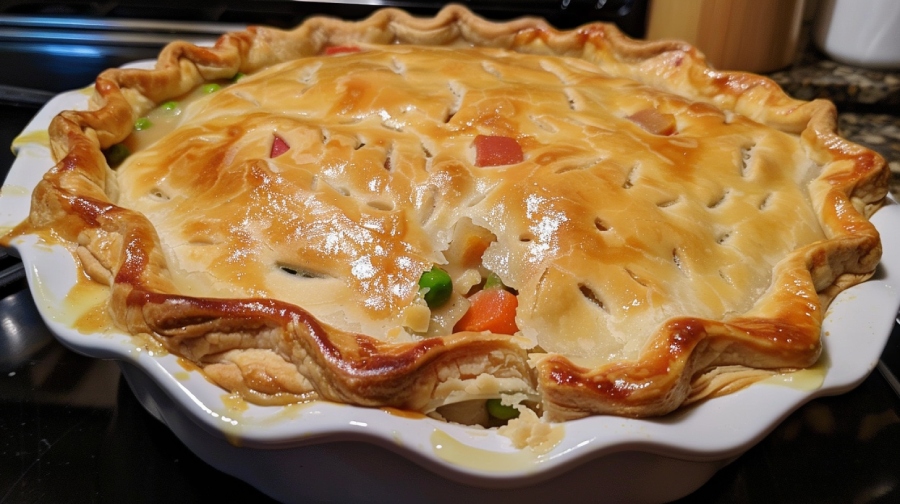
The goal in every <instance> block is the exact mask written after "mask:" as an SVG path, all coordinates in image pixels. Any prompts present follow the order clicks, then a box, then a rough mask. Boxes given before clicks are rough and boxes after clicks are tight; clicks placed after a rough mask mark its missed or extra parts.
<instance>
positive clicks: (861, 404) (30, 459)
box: [0, 58, 900, 504]
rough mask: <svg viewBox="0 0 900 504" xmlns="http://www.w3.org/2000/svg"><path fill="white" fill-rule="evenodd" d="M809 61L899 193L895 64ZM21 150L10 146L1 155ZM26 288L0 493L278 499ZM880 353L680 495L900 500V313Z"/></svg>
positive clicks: (18, 302)
mask: <svg viewBox="0 0 900 504" xmlns="http://www.w3.org/2000/svg"><path fill="white" fill-rule="evenodd" d="M812 65H813V66H814V67H815V66H820V67H821V68H822V69H825V70H827V71H828V72H830V75H838V74H846V75H847V79H846V80H845V81H844V82H845V84H843V85H834V84H828V85H823V84H822V83H824V82H831V81H827V80H824V79H825V77H824V76H820V77H819V79H820V80H817V78H816V77H815V76H814V75H813V74H812V73H810V72H809V67H808V66H807V67H804V66H802V65H799V64H798V65H795V66H794V67H792V68H791V69H787V70H785V71H783V72H779V73H776V74H773V78H775V79H776V80H779V81H780V82H782V83H783V85H784V86H785V88H786V89H788V90H789V91H791V92H793V93H795V94H796V95H798V96H799V97H802V98H811V97H816V96H826V97H829V96H833V97H834V98H835V101H836V103H837V104H838V107H839V109H840V110H841V116H840V117H841V120H840V124H841V128H842V130H843V131H844V133H845V134H846V135H847V136H848V137H849V138H851V139H852V140H854V141H857V142H859V143H862V144H865V145H867V146H869V147H872V148H873V149H876V150H878V151H879V152H881V153H882V155H884V156H885V158H886V159H887V160H888V162H889V163H890V164H891V167H892V169H893V170H894V179H893V186H892V189H893V191H894V194H895V195H897V194H898V183H897V182H898V177H900V114H898V110H897V103H898V100H897V88H896V82H897V80H896V79H897V76H896V74H893V73H882V74H879V75H876V76H875V79H874V81H879V80H880V81H883V82H874V85H881V84H888V85H889V86H888V88H890V89H889V90H888V91H887V92H885V93H883V96H882V97H881V98H879V99H875V100H872V99H870V98H871V96H873V92H869V91H867V90H864V89H862V87H860V85H859V84H853V83H854V82H857V76H858V75H862V76H866V75H868V76H872V75H874V74H872V73H871V72H870V71H866V70H862V69H852V68H851V69H849V70H847V68H846V67H843V66H837V65H835V66H832V65H833V64H832V63H830V62H828V61H824V62H823V61H822V60H821V58H820V59H819V60H816V61H813V63H812ZM828 72H826V73H828ZM817 83H818V84H817ZM848 83H849V84H848ZM852 85H856V86H857V87H856V88H855V91H854V88H852V87H851V86H852ZM890 86H893V87H890ZM809 93H812V95H810V96H804V95H806V94H809ZM828 93H830V94H828ZM864 98H865V99H864ZM0 112H2V114H3V115H2V116H0V117H3V119H2V120H0V143H2V144H4V145H9V144H10V143H11V141H12V138H13V137H14V136H15V135H16V134H17V133H18V132H19V131H20V130H21V129H22V127H23V126H24V124H25V123H26V121H27V120H28V119H29V118H30V117H31V115H33V114H34V112H35V110H33V109H29V108H17V107H3V110H2V111H0ZM11 161H12V158H11V155H10V154H9V153H8V152H7V151H6V150H5V149H4V151H3V152H2V156H0V163H3V164H4V167H5V166H8V165H9V164H10V163H11ZM23 288H24V285H22V284H21V283H19V284H17V285H12V286H10V287H9V288H7V289H5V291H4V292H2V293H0V504H14V503H59V502H71V503H89V502H90V503H103V502H114V503H119V502H205V501H207V500H210V498H211V497H213V496H228V500H229V501H232V502H268V501H269V499H268V498H267V497H266V496H265V495H263V494H261V493H260V492H259V491H257V490H256V489H254V488H252V487H250V486H249V485H247V484H245V483H243V482H241V481H238V480H236V479H234V478H232V477H230V476H227V475H225V474H222V473H220V472H218V471H217V470H215V469H213V468H211V467H210V466H209V465H207V464H206V463H204V462H203V461H201V460H199V459H198V458H197V457H196V456H194V455H193V454H192V453H191V452H190V451H189V450H188V449H187V448H185V446H184V445H183V444H182V443H181V442H180V441H179V440H178V439H177V438H176V437H175V436H174V435H173V434H172V433H171V432H170V431H169V430H168V429H167V428H166V427H165V426H164V425H163V424H161V423H160V422H159V421H157V420H156V419H155V418H153V417H152V416H151V415H149V414H148V413H147V412H146V411H145V410H144V409H143V408H142V407H141V405H140V404H139V403H138V401H137V399H136V398H135V397H134V395H133V394H132V393H131V391H130V389H129V387H128V385H127V383H126V382H125V381H124V380H123V378H122V375H121V373H120V371H119V368H118V366H117V365H116V364H115V363H114V362H111V361H103V360H95V359H89V358H85V357H82V356H80V355H77V354H75V353H73V352H71V351H69V350H67V349H65V348H64V347H62V346H61V345H60V344H59V343H58V342H57V341H56V340H55V339H54V338H53V336H52V335H51V334H50V333H49V331H48V330H47V329H46V327H45V326H44V325H43V323H42V322H41V321H40V320H39V319H37V318H36V317H35V316H34V306H33V302H32V300H31V298H30V296H29V295H28V292H27V291H26V290H23ZM23 314H25V316H23ZM13 315H15V316H13ZM882 361H883V362H884V363H885V365H884V370H885V373H882V372H879V371H876V372H873V373H872V374H871V375H870V376H869V377H868V378H867V379H866V380H865V381H864V382H863V383H862V384H861V385H860V386H859V387H858V388H856V389H855V390H853V391H851V392H849V393H847V394H844V395H841V396H837V397H829V398H821V399H816V400H813V401H812V402H810V403H808V404H806V405H805V406H803V407H801V408H800V409H799V410H798V411H796V412H795V413H793V414H791V415H790V416H788V417H787V418H785V420H784V422H783V423H782V424H781V425H780V426H778V427H777V428H776V429H775V430H774V431H773V432H772V433H771V434H770V435H768V436H767V437H766V438H765V439H763V440H762V441H761V442H760V443H759V444H758V445H757V446H756V447H754V448H752V449H751V450H750V451H749V452H747V453H746V454H745V455H743V456H741V457H740V458H738V459H737V460H735V461H734V462H732V463H731V464H729V465H728V466H726V467H725V468H724V469H722V470H720V471H719V472H718V473H717V474H716V475H715V476H713V478H712V479H711V480H710V481H709V482H708V483H707V484H706V485H704V486H703V487H702V488H700V489H699V490H698V491H696V492H695V493H693V494H692V495H690V496H688V497H685V498H684V499H682V500H681V501H679V502H682V503H689V502H722V503H725V502H727V503H752V502H799V503H803V502H817V503H829V502H834V503H843V502H856V503H865V502H898V501H900V456H898V453H900V395H898V394H900V384H897V382H896V380H894V379H893V376H892V375H891V373H890V372H889V371H890V370H891V369H893V371H894V373H900V326H898V325H895V326H894V331H893V334H892V336H891V340H890V341H889V343H888V347H887V348H886V350H885V352H884V355H883V357H882ZM892 380H893V381H892ZM598 492H602V489H598Z"/></svg>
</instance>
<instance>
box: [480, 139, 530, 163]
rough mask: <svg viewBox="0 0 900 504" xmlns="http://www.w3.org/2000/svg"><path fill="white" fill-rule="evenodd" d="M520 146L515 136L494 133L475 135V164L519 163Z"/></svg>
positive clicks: (520, 155) (520, 157) (521, 158)
mask: <svg viewBox="0 0 900 504" xmlns="http://www.w3.org/2000/svg"><path fill="white" fill-rule="evenodd" d="M523 159H525V155H524V154H523V153H522V146H521V145H519V142H517V141H516V139H515V138H510V137H506V136H496V135H478V136H477V137H475V166H502V165H511V164H516V163H521V162H522V160H523Z"/></svg>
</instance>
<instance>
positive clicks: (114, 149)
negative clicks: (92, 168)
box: [103, 144, 131, 168]
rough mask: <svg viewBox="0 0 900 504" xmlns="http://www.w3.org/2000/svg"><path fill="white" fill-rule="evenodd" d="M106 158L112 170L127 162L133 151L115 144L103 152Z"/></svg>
mask: <svg viewBox="0 0 900 504" xmlns="http://www.w3.org/2000/svg"><path fill="white" fill-rule="evenodd" d="M103 155H104V156H106V164H108V165H109V166H110V167H111V168H115V167H117V166H119V165H120V164H122V161H125V158H127V157H128V156H130V155H131V150H130V149H129V148H128V147H126V146H125V144H115V145H113V146H111V147H110V148H108V149H106V151H104V152H103Z"/></svg>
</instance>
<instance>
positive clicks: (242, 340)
mask: <svg viewBox="0 0 900 504" xmlns="http://www.w3.org/2000/svg"><path fill="white" fill-rule="evenodd" d="M398 43H399V44H427V45H454V44H471V45H479V46H490V47H500V48H506V49H512V50H516V51H520V52H529V53H540V54H557V55H565V56H575V57H580V58H583V59H585V60H588V61H593V62H596V63H598V64H601V65H604V66H606V67H608V68H610V69H612V70H613V71H614V72H615V73H618V74H621V75H623V76H625V77H631V78H634V79H636V80H638V81H641V82H644V83H646V84H649V85H652V86H655V87H658V88H661V89H664V90H667V91H670V92H673V93H676V94H679V95H682V96H686V97H689V98H692V99H695V100H699V101H705V102H709V103H713V104H715V105H717V106H719V107H721V108H723V109H725V110H731V111H734V112H736V113H739V114H742V115H745V116H748V117H750V118H751V119H754V120H756V121H758V122H761V123H763V124H766V125H769V126H771V127H774V128H777V129H781V130H784V131H788V132H792V133H797V134H799V135H800V137H801V141H802V142H803V144H804V146H805V147H806V150H807V152H808V154H809V156H810V158H811V159H812V160H813V161H814V162H816V163H817V164H818V165H819V166H820V167H821V173H820V175H819V176H818V177H817V178H816V179H815V180H814V181H813V182H812V184H811V185H810V199H811V201H812V202H813V204H814V207H815V209H816V211H817V213H818V215H819V218H820V221H821V224H822V227H823V229H824V230H825V233H826V235H827V237H828V238H827V239H826V240H824V241H822V242H818V243H814V244H811V245H808V246H806V247H803V248H801V249H799V250H797V251H795V252H794V253H792V254H790V255H789V256H788V257H787V258H785V259H784V260H783V261H782V262H781V263H779V265H778V267H777V269H776V271H775V272H774V275H773V282H772V286H773V287H772V288H771V289H770V291H769V292H768V293H767V294H766V295H764V296H763V298H762V299H761V300H760V301H759V303H757V305H756V306H755V307H754V308H753V309H752V310H751V311H750V312H749V313H747V314H745V315H744V316H741V317H738V318H735V319H731V320H726V321H711V320H702V319H694V318H680V319H672V320H670V321H669V322H668V323H667V324H665V326H664V327H663V328H662V329H661V330H660V331H659V332H658V333H657V334H656V335H655V336H654V338H653V339H652V344H651V345H650V346H649V347H648V348H647V349H646V351H645V352H644V354H643V355H642V358H641V360H640V361H639V362H621V363H614V364H611V365H608V366H604V367H602V368H596V369H585V368H581V367H578V366H576V365H574V364H573V363H572V362H571V361H569V360H568V359H566V358H565V357H564V356H560V355H537V356H535V355H532V356H531V359H532V361H531V364H529V356H528V354H527V351H526V350H525V349H524V348H523V346H522V345H520V344H519V342H518V341H517V340H516V339H515V338H510V337H506V336H496V335H479V334H470V333H460V334H454V335H450V336H446V337H440V338H433V339H428V340H424V341H421V342H416V343H409V344H388V343H384V342H381V341H378V340H376V339H374V338H371V337H368V336H364V335H359V334H350V333H346V332H343V331H339V330H336V329H334V328H331V327H327V326H325V325H323V324H321V323H319V322H318V321H316V320H315V319H314V318H313V317H311V316H310V315H309V314H308V313H306V312H305V311H304V310H303V309H302V308H300V307H296V306H293V305H290V304H288V303H284V302H280V301H277V300H269V299H238V300H212V299H203V298H190V297H187V296H182V295H180V294H179V293H177V292H175V289H174V287H173V286H172V283H171V281H170V280H169V279H168V271H167V268H166V264H165V260H164V258H163V255H162V252H161V251H160V244H159V239H158V237H157V236H156V233H155V230H154V228H153V226H152V224H151V223H150V222H149V221H147V220H146V219H145V218H144V217H143V216H142V215H140V214H137V213H136V212H133V211H130V210H127V209H124V208H120V207H117V206H116V205H114V204H112V203H111V202H110V198H109V196H108V194H112V193H114V192H115V190H116V189H115V185H114V177H112V176H111V173H112V172H111V170H110V168H109V167H108V165H107V163H106V160H105V158H104V156H103V152H102V151H103V150H105V149H107V148H109V147H110V146H112V145H114V144H116V143H119V142H121V141H122V140H124V139H125V138H126V137H127V136H128V135H129V133H130V132H131V128H132V124H133V123H134V120H135V119H136V118H137V117H140V116H141V115H142V114H144V113H145V112H146V111H147V110H149V109H150V108H152V107H153V106H155V104H157V103H161V102H163V101H165V100H167V99H171V98H173V97H176V96H179V95H182V94H184V93H186V92H188V91H189V90H191V89H193V88H194V87H196V86H198V85H200V84H202V83H204V82H206V81H210V80H216V79H224V78H229V77H231V76H233V75H235V74H236V73H238V72H243V73H251V72H254V71H256V70H258V69H261V68H264V67H266V66H269V65H272V64H274V63H277V62H280V61H286V60H289V59H293V58H299V57H304V56H312V55H317V54H320V53H321V52H322V51H323V50H324V48H326V47H328V46H340V45H351V44H398ZM94 90H95V92H94V96H93V97H92V103H91V107H90V109H89V110H87V111H65V112H62V113H60V114H59V115H58V116H57V117H56V118H54V120H53V121H52V123H51V125H50V132H49V133H50V140H51V151H52V154H53V156H54V159H55V160H57V164H56V166H55V167H54V168H53V169H52V170H50V171H49V172H48V173H47V175H46V176H45V177H44V179H43V181H42V182H41V183H40V184H39V185H38V187H37V188H36V189H35V191H34V195H33V200H32V210H31V214H30V216H29V219H28V221H27V223H26V225H25V226H23V227H21V228H20V229H18V230H17V231H15V232H14V233H13V234H15V233H23V232H29V231H42V230H52V231H53V232H54V233H55V235H56V236H58V237H59V238H61V239H63V240H64V241H67V242H70V243H72V244H75V245H76V246H77V255H78V257H79V258H80V260H81V264H82V266H83V268H84V270H85V272H86V273H87V274H88V275H89V276H90V277H91V278H92V279H93V280H94V281H98V282H101V283H105V284H107V285H109V286H110V288H111V297H110V307H109V308H110V310H109V311H110V314H111V317H112V319H113V321H114V322H115V323H116V324H117V325H118V326H120V327H121V328H123V329H125V330H126V331H128V332H131V333H149V334H153V335H154V336H156V337H157V338H158V339H160V340H161V341H162V342H163V344H164V345H165V346H166V347H167V348H169V349H170V350H172V351H174V352H176V353H178V354H180V355H183V356H185V357H188V358H190V359H192V360H194V361H197V362H200V363H201V364H202V363H205V364H209V365H217V366H224V367H225V368H227V369H229V370H231V371H232V372H234V371H236V372H237V376H236V378H235V379H234V380H232V381H229V380H224V381H226V382H227V383H224V385H226V386H228V387H229V388H232V389H238V390H241V391H242V392H244V393H245V394H247V395H249V396H250V397H251V398H253V397H254V394H256V395H257V396H258V397H257V398H258V399H260V400H269V401H271V400H275V401H286V402H290V401H292V400H298V399H300V398H308V397H310V395H312V396H318V397H321V398H324V399H329V400H334V401H339V402H346V403H352V404H359V405H364V406H392V407H398V408H405V409H410V410H416V411H430V410H432V409H433V408H434V407H436V405H439V404H440V402H441V399H442V398H441V397H435V393H436V392H435V391H436V390H438V389H439V388H440V385H441V383H443V382H444V381H445V380H446V373H447V371H448V370H454V369H455V370H459V369H462V368H464V367H466V366H467V365H475V366H481V368H480V369H482V371H483V372H485V373H497V374H498V375H499V376H500V377H501V378H506V379H508V380H510V381H509V382H508V383H509V384H510V387H511V390H510V391H521V392H526V393H532V394H533V393H535V392H537V393H539V394H540V399H541V402H542V405H543V411H544V418H545V419H548V420H554V421H556V420H567V419H572V418H578V417H581V416H586V415H590V414H617V415H627V416H648V415H659V414H665V413H667V412H670V411H672V410H674V409H676V408H678V407H679V406H680V405H681V404H682V403H683V402H684V401H685V399H686V398H687V397H688V395H689V393H690V384H691V380H692V378H693V377H694V376H695V375H696V374H697V373H699V372H702V371H703V370H705V369H708V368H710V367H715V366H726V365H741V366H748V367H751V368H753V367H760V366H764V367H778V368H790V367H806V366H809V365H811V364H813V363H814V362H815V361H816V359H817V358H818V356H819V352H820V350H821V342H820V340H819V339H820V331H821V324H822V319H823V317H824V310H825V309H826V308H827V306H828V304H829V303H830V301H831V300H832V299H833V297H834V296H835V295H836V294H837V293H838V292H840V291H841V290H843V289H845V288H847V287H849V286H851V285H854V284H856V283H859V282H861V281H863V280H865V279H867V278H868V277H869V276H871V275H872V274H873V272H874V271H875V268H876V266H877V264H878V261H879V260H880V256H881V244H880V239H879V236H878V232H877V231H876V230H875V228H874V226H872V225H871V224H870V223H869V221H868V216H869V215H871V214H872V213H873V212H874V211H875V210H876V209H877V208H878V207H880V205H881V204H882V203H883V201H884V198H885V196H886V194H887V178H888V176H889V170H888V169H887V166H886V164H885V162H884V160H883V159H882V158H881V157H880V156H878V155H877V154H876V153H874V152H872V151H870V150H867V149H864V148H862V147H860V146H857V145H855V144H852V143H850V142H848V141H846V140H844V139H842V138H841V137H840V136H839V135H838V134H837V127H836V120H837V113H836V110H835V108H834V105H833V104H831V103H830V102H827V101H822V100H814V101H811V102H803V101H799V100H795V99H793V98H790V97H789V96H787V95H786V94H785V93H784V92H783V91H782V90H781V88H780V87H778V86H777V85H776V84H775V83H774V82H773V81H771V80H769V79H767V78H764V77H761V76H757V75H753V74H748V73H741V72H720V71H716V70H713V69H711V68H710V67H709V66H708V65H707V64H706V62H705V60H704V58H703V56H702V54H700V53H699V52H698V51H697V50H696V49H695V48H692V47H691V46H689V45H687V44H685V43H681V42H676V41H657V42H644V41H636V40H632V39H629V38H627V37H626V36H624V35H623V34H621V33H620V32H619V31H618V30H617V29H616V28H615V27H614V26H612V25H607V24H602V23H594V24H588V25H585V26H583V27H581V28H578V29H575V30H571V31H558V30H556V29H554V28H552V27H551V26H549V25H548V24H547V23H546V22H544V21H543V20H540V19H536V18H522V19H519V20H515V21H510V22H504V23H494V22H491V21H487V20H484V19H482V18H480V17H478V16H476V15H474V14H473V13H471V12H470V11H468V10H467V9H465V8H464V7H461V6H456V5H451V6H448V7H446V8H444V9H442V10H441V11H440V12H439V13H438V14H437V15H436V16H435V17H434V18H428V19H423V18H416V17H412V16H410V15H409V14H407V13H405V12H403V11H400V10H396V9H383V10H380V11H378V12H376V13H375V14H373V15H372V16H371V17H369V18H367V19H366V20H364V21H360V22H345V21H341V20H337V19H332V18H325V17H314V18H310V19H308V20H307V21H306V22H304V23H303V24H302V25H301V26H299V27H297V28H296V29H294V30H291V31H281V30H275V29H269V28H262V27H251V28H249V29H247V30H246V31H244V32H239V33H232V34H227V35H224V36H222V37H221V38H220V39H219V40H218V41H217V42H216V44H215V46H213V47H211V48H205V47H198V46H194V45H191V44H189V43H185V42H175V43H172V44H170V45H168V46H167V47H166V48H165V49H164V50H163V51H162V52H161V53H160V56H159V59H158V61H157V64H156V68H155V69H154V70H151V71H145V70H136V69H113V70H108V71H105V72H103V73H102V74H101V75H100V76H99V77H98V78H97V80H96V83H95V86H94ZM6 240H9V237H7V238H6ZM101 244H102V245H101ZM109 244H113V246H108V245H109ZM255 346H258V347H263V348H267V349H268V350H271V351H273V352H275V353H277V354H278V355H280V358H281V359H283V360H284V361H287V362H290V363H292V364H293V365H294V366H295V367H296V370H297V373H296V374H292V375H290V376H287V377H285V378H284V379H283V380H281V381H280V382H279V383H278V384H276V386H275V387H274V388H272V389H265V388H264V387H254V386H252V382H253V379H252V378H253V373H254V371H253V370H252V369H248V368H246V367H243V368H242V367H241V365H240V363H238V362H236V361H229V357H227V356H228V355H229V352H230V351H232V350H236V349H246V348H254V347H255ZM222 356H226V357H225V358H224V360H221V358H222ZM485 356H489V358H487V359H485ZM763 357H764V358H765V359H763ZM217 358H218V359H220V360H219V361H215V360H214V359H217ZM763 360H764V361H765V362H763ZM532 366H533V367H532ZM226 374H227V373H226ZM455 376H456V377H459V375H458V374H457V375H455ZM468 378H473V377H468ZM513 389H514V390H513ZM273 398H274V399H273Z"/></svg>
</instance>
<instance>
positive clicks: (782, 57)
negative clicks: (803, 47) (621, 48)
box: [647, 0, 805, 72]
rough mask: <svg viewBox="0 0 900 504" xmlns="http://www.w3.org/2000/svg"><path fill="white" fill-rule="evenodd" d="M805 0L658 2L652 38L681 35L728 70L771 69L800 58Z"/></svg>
mask: <svg viewBox="0 0 900 504" xmlns="http://www.w3.org/2000/svg"><path fill="white" fill-rule="evenodd" d="M804 1H805V0H652V1H651V3H650V10H649V14H648V20H647V21H648V22H647V38H648V39H651V40H652V39H671V38H675V39H681V40H684V41H686V42H689V43H690V44H692V45H694V46H696V47H697V48H698V49H700V50H701V51H702V52H703V53H704V54H705V55H706V57H707V59H708V61H709V62H710V64H711V65H712V66H714V67H716V68H719V69H722V70H746V71H750V72H770V71H773V70H777V69H779V68H782V67H785V66H788V65H789V64H791V62H792V61H793V60H794V56H795V55H796V53H797V46H798V43H799V39H800V27H801V23H802V21H803V4H804Z"/></svg>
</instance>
